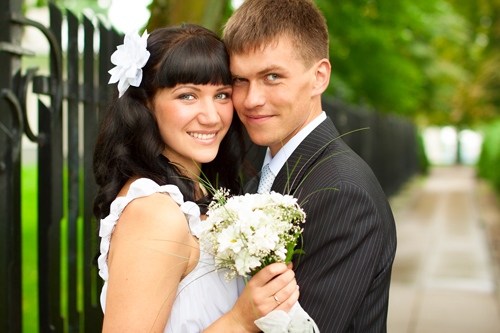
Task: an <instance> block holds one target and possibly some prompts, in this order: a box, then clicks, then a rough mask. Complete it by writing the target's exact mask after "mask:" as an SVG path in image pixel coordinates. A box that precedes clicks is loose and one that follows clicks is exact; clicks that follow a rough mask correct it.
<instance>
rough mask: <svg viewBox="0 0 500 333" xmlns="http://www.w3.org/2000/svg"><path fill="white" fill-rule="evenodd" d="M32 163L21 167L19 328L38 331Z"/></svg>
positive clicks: (35, 210)
mask: <svg viewBox="0 0 500 333" xmlns="http://www.w3.org/2000/svg"><path fill="white" fill-rule="evenodd" d="M37 179H38V175H37V169H36V165H27V166H23V169H22V192H21V196H22V197H21V198H22V202H21V209H22V226H21V228H22V261H23V267H22V269H23V271H22V272H23V273H22V274H23V282H22V286H23V332H26V333H33V332H38V331H39V329H38V260H37V253H38V252H37V248H38V226H37V215H38V205H37V204H38V202H37V183H38V181H37Z"/></svg>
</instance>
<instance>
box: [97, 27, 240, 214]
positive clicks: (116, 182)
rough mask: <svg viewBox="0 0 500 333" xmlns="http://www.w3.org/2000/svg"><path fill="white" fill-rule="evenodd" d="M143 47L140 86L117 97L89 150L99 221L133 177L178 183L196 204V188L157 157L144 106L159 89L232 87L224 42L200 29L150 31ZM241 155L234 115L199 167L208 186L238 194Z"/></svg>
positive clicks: (156, 138) (157, 140)
mask: <svg viewBox="0 0 500 333" xmlns="http://www.w3.org/2000/svg"><path fill="white" fill-rule="evenodd" d="M147 49H148V51H149V52H150V54H151V55H150V58H149V60H148V62H147V64H146V66H144V68H143V78H142V82H141V84H140V86H139V87H132V86H131V87H129V88H128V89H127V91H126V92H125V94H124V95H123V96H122V97H121V98H117V96H118V95H117V94H116V96H115V97H114V100H113V101H112V103H111V105H110V107H109V109H108V110H107V113H106V115H105V116H104V118H103V121H102V124H101V128H100V132H99V136H98V138H97V142H96V147H95V151H94V176H95V180H96V183H97V185H98V186H99V192H98V194H97V197H96V199H95V202H94V214H95V216H96V217H97V218H98V219H101V218H104V217H106V216H107V215H108V214H109V211H110V205H111V202H112V201H113V200H114V199H115V198H116V196H117V195H118V192H119V191H120V190H121V188H122V187H123V186H124V185H125V183H126V182H127V181H128V180H129V179H130V177H132V176H139V177H147V178H150V179H152V180H154V181H155V182H156V183H158V184H160V185H165V184H174V185H177V186H178V187H179V189H180V190H181V192H182V194H183V195H184V200H190V201H195V198H194V189H195V188H194V186H195V185H196V184H195V183H194V182H193V181H191V180H188V179H185V176H182V174H183V172H181V170H179V168H177V167H176V166H174V165H173V164H171V163H170V162H169V160H168V159H167V158H166V157H165V156H163V155H162V152H163V150H164V148H165V143H164V142H163V140H162V137H161V135H160V132H159V129H158V124H157V122H156V118H155V116H154V113H153V112H152V110H150V109H149V108H148V105H151V102H152V100H153V98H154V96H155V94H156V92H157V91H158V89H160V88H172V87H175V86H176V85H177V84H186V83H192V84H212V85H231V84H232V78H231V73H230V71H229V56H228V54H227V51H226V48H225V46H224V44H223V43H222V41H221V40H220V38H219V37H218V36H217V35H216V34H215V33H213V32H212V31H210V30H207V29H205V28H203V27H200V26H197V25H193V24H184V25H182V26H180V27H172V28H163V29H158V30H155V31H153V32H152V33H151V35H150V36H149V38H148V42H147ZM233 112H234V111H233ZM244 151H245V149H244V141H243V136H242V127H241V122H240V120H239V118H238V116H237V115H236V113H234V114H233V122H232V124H231V127H230V128H229V131H228V133H227V134H226V136H225V137H224V139H223V140H222V142H221V145H220V147H219V152H218V154H217V157H216V158H215V159H214V160H213V161H212V162H210V163H206V164H203V167H202V171H203V173H204V174H205V175H206V176H207V177H208V179H209V180H210V182H211V183H212V185H214V186H216V183H217V186H219V187H221V186H222V187H225V188H228V189H231V192H232V193H239V190H240V182H239V177H238V176H239V172H240V170H241V167H242V164H243V154H244ZM207 202H208V199H207V198H204V199H203V200H201V201H200V202H199V204H200V205H201V207H200V208H203V204H204V203H207Z"/></svg>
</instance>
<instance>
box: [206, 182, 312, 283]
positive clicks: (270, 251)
mask: <svg viewBox="0 0 500 333" xmlns="http://www.w3.org/2000/svg"><path fill="white" fill-rule="evenodd" d="M305 217H306V214H305V213H304V211H303V209H302V208H301V207H300V206H299V204H298V203H297V199H296V198H294V197H293V196H291V195H282V194H279V193H276V192H270V193H263V194H245V195H238V196H230V195H229V192H228V191H225V190H216V191H215V194H214V200H213V201H212V203H211V204H210V206H209V208H208V212H207V219H206V220H205V221H203V223H202V224H203V226H202V227H203V231H202V233H201V235H200V243H201V244H203V246H204V248H205V250H206V251H208V252H209V253H211V254H213V255H214V257H215V265H216V268H217V269H228V270H229V272H228V273H226V279H228V280H230V279H232V278H234V277H235V276H237V275H241V276H246V275H254V274H255V273H257V272H258V271H259V270H260V269H262V268H264V267H265V266H267V265H269V264H272V263H275V262H284V263H290V262H291V261H292V256H293V255H294V254H302V253H304V252H303V251H302V250H301V249H295V246H296V245H297V240H298V238H299V237H300V235H301V234H302V232H303V229H302V227H301V224H302V223H304V222H305Z"/></svg>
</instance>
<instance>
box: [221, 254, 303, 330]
mask: <svg viewBox="0 0 500 333" xmlns="http://www.w3.org/2000/svg"><path fill="white" fill-rule="evenodd" d="M298 299H299V290H298V288H297V282H296V281H295V273H294V272H293V270H291V267H287V265H285V264H281V263H275V264H271V265H269V266H267V267H265V268H263V269H262V270H261V271H259V272H258V273H257V274H255V276H253V277H252V278H251V279H250V280H249V281H248V284H247V285H246V286H245V289H244V290H243V292H242V294H241V295H240V297H239V298H238V300H237V301H236V303H235V305H234V307H233V309H232V311H231V312H232V315H233V316H234V317H233V318H234V319H235V320H236V321H237V322H238V324H239V325H241V326H243V328H245V329H246V330H247V331H257V332H259V331H260V330H259V329H258V328H257V326H256V325H255V324H254V321H255V320H256V319H258V318H260V317H263V316H265V315H267V314H268V313H269V312H271V311H273V310H283V311H285V312H288V311H290V309H291V308H292V306H293V305H294V304H295V302H297V300H298Z"/></svg>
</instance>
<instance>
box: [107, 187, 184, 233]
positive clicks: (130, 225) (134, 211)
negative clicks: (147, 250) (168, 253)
mask: <svg viewBox="0 0 500 333" xmlns="http://www.w3.org/2000/svg"><path fill="white" fill-rule="evenodd" d="M141 180H143V179H139V180H138V179H135V180H131V181H129V182H127V184H125V186H124V187H123V189H122V190H121V191H120V193H119V195H118V197H126V196H130V195H131V193H130V191H136V192H137V191H138V190H142V191H143V193H141V194H139V195H132V197H133V200H131V201H130V202H129V203H128V204H127V206H126V207H125V208H124V209H123V212H122V213H121V215H120V218H119V219H118V223H117V226H116V228H117V229H121V231H122V232H127V231H128V232H130V233H134V234H136V235H141V234H143V235H145V236H146V235H158V234H169V235H170V236H182V235H183V234H185V233H186V232H187V231H188V230H189V227H188V224H187V222H186V217H185V215H184V213H183V212H182V210H181V209H180V207H179V205H178V204H177V203H176V202H175V201H174V200H173V199H172V197H171V196H170V195H168V194H167V193H164V192H161V191H155V190H154V189H153V190H147V189H145V188H144V185H145V186H146V187H147V186H148V185H152V186H154V185H155V184H156V183H154V182H152V181H151V180H149V181H150V182H152V183H153V184H148V183H146V182H143V183H144V184H140V185H142V186H141V187H142V188H141V189H138V187H137V185H139V184H138V181H141ZM134 187H135V188H134ZM136 196H137V197H136ZM130 199H131V198H130ZM116 231H118V230H116ZM128 232H127V233H128ZM176 234H177V235H176Z"/></svg>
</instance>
